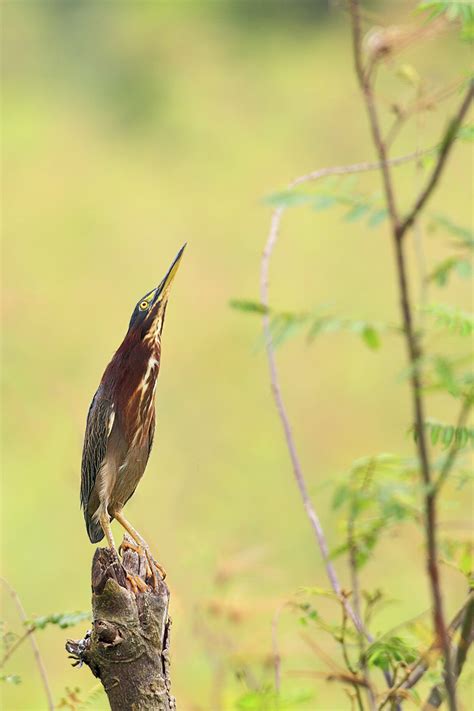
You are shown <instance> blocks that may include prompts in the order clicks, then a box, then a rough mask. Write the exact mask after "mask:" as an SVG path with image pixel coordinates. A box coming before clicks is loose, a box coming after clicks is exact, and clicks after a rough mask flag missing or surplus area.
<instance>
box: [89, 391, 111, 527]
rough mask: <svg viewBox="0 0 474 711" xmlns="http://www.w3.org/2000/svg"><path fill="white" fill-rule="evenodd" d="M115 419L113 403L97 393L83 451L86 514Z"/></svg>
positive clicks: (90, 414)
mask: <svg viewBox="0 0 474 711" xmlns="http://www.w3.org/2000/svg"><path fill="white" fill-rule="evenodd" d="M114 419H115V408H114V404H113V402H111V401H110V400H107V399H104V398H103V397H101V396H100V395H99V391H97V392H96V394H95V395H94V398H93V400H92V403H91V406H90V408H89V413H88V415H87V425H86V433H85V435H84V449H83V450H82V467H81V505H82V508H83V509H84V513H86V510H87V506H88V503H89V498H90V496H91V494H92V491H93V489H94V484H95V480H96V477H97V474H98V473H99V471H100V468H101V466H102V462H103V461H104V458H105V454H106V451H107V442H108V440H109V435H110V433H111V431H112V427H113V424H114Z"/></svg>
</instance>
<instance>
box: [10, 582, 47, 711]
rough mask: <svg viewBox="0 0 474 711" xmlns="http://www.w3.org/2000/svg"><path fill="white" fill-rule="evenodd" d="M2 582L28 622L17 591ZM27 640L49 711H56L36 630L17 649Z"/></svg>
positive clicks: (21, 638) (20, 613)
mask: <svg viewBox="0 0 474 711" xmlns="http://www.w3.org/2000/svg"><path fill="white" fill-rule="evenodd" d="M0 580H1V581H2V583H3V584H4V586H5V587H6V588H7V590H8V592H9V593H10V595H11V597H12V598H13V602H14V603H15V606H16V608H17V610H18V614H19V615H20V617H21V619H22V621H23V622H25V623H26V622H27V621H28V618H27V616H26V612H25V609H24V607H23V605H22V604H21V600H20V598H19V596H18V593H17V592H16V590H15V589H14V588H12V586H11V585H10V583H9V582H8V581H7V580H5V578H1V577H0ZM27 638H28V639H29V640H30V644H31V647H32V649H33V655H34V657H35V661H36V666H37V667H38V671H39V673H40V676H41V680H42V682H43V687H44V692H45V694H46V699H47V704H48V709H49V711H54V701H53V694H52V692H51V687H50V685H49V681H48V675H47V674H46V669H45V666H44V663H43V659H42V657H41V654H40V651H39V647H38V644H37V642H36V637H35V634H34V630H33V629H32V628H30V629H28V630H27V632H26V633H25V634H24V635H22V637H20V640H21V641H19V642H18V643H17V644H16V645H15V647H18V646H19V645H20V643H21V642H23V641H24V640H25V639H27ZM13 651H14V650H10V653H12V652H13ZM8 656H9V655H8ZM8 656H7V658H8ZM5 661H6V659H5V657H4V659H3V660H2V663H3V662H5Z"/></svg>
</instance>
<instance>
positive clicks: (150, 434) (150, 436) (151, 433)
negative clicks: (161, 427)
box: [146, 408, 155, 462]
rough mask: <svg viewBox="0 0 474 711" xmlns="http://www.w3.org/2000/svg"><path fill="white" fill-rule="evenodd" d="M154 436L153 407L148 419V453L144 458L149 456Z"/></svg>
mask: <svg viewBox="0 0 474 711" xmlns="http://www.w3.org/2000/svg"><path fill="white" fill-rule="evenodd" d="M154 437H155V409H154V408H153V414H152V417H151V420H150V427H149V428H148V454H147V457H146V460H147V462H148V459H149V457H150V453H151V448H152V447H153V439H154Z"/></svg>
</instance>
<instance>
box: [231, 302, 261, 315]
mask: <svg viewBox="0 0 474 711" xmlns="http://www.w3.org/2000/svg"><path fill="white" fill-rule="evenodd" d="M229 306H230V307H231V308H232V309H235V310H236V311H246V312H248V313H255V314H267V313H268V312H269V309H268V307H267V306H264V305H263V304H261V303H259V302H258V301H250V300H247V299H231V300H230V301H229Z"/></svg>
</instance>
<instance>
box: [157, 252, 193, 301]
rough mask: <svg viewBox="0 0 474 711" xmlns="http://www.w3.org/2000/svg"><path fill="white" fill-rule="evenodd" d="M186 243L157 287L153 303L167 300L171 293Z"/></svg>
mask: <svg viewBox="0 0 474 711" xmlns="http://www.w3.org/2000/svg"><path fill="white" fill-rule="evenodd" d="M186 244H187V243H186V242H185V243H184V244H183V246H182V247H181V249H180V250H179V252H178V254H177V255H176V257H175V258H174V260H173V263H172V265H171V266H170V268H169V269H168V271H167V273H166V276H165V277H164V279H162V281H161V282H160V283H159V284H158V286H157V287H156V291H155V294H154V296H153V302H152V303H153V305H154V304H155V303H156V302H157V301H162V302H166V301H167V300H168V294H169V291H170V288H171V284H172V283H173V279H174V278H175V276H176V272H177V271H178V269H179V265H180V263H181V257H182V256H183V252H184V250H185V248H186Z"/></svg>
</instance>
